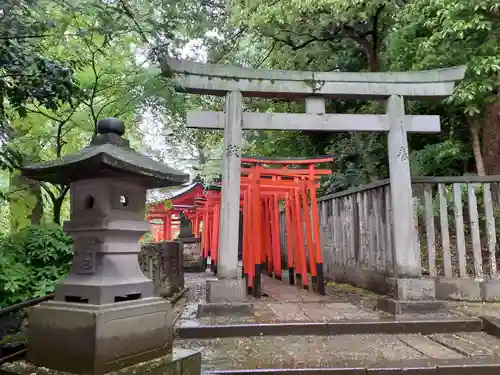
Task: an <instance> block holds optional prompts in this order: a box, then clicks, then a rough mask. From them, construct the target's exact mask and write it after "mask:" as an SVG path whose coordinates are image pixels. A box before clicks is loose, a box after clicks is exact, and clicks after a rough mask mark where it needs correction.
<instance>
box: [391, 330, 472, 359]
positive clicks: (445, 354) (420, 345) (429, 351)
mask: <svg viewBox="0 0 500 375" xmlns="http://www.w3.org/2000/svg"><path fill="white" fill-rule="evenodd" d="M397 337H398V338H399V339H400V340H401V341H403V342H404V343H405V344H406V345H408V346H410V347H411V348H413V349H415V350H417V351H419V352H420V353H422V354H424V355H425V356H427V357H429V358H440V359H453V358H463V355H461V354H460V353H458V352H456V351H454V350H451V349H449V348H447V347H445V346H442V345H439V344H438V343H436V342H435V341H432V340H431V339H429V338H428V337H426V336H423V335H398V336H397Z"/></svg>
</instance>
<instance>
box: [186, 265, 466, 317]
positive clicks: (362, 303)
mask: <svg viewBox="0 0 500 375" xmlns="http://www.w3.org/2000/svg"><path fill="white" fill-rule="evenodd" d="M208 279H214V276H213V275H211V274H210V273H208V272H207V273H202V274H186V286H188V287H189V291H188V294H187V297H186V302H185V305H184V311H183V312H182V315H181V317H180V319H179V320H178V321H177V325H178V326H194V325H200V324H209V325H213V324H243V323H276V322H329V321H343V320H379V319H383V320H386V319H393V317H391V316H390V315H388V314H386V313H384V312H381V311H376V310H375V303H376V297H377V296H376V295H375V294H373V293H370V292H367V291H365V290H362V289H357V288H354V287H352V286H349V285H343V284H333V283H330V284H328V285H327V287H326V296H320V295H319V294H317V293H314V292H312V291H307V290H303V289H299V288H297V287H296V286H293V285H288V284H287V283H286V282H283V281H279V280H276V279H271V278H269V277H263V280H262V290H263V292H264V293H265V294H266V296H265V297H262V298H260V299H255V298H251V297H249V299H248V301H247V303H248V304H249V305H250V308H249V309H246V310H245V311H241V312H239V313H234V312H232V313H231V314H230V315H229V314H228V315H227V316H224V315H220V314H217V316H203V317H198V316H197V315H198V304H200V303H205V284H206V280H208ZM463 315H464V314H463V313H462V312H460V311H459V310H458V309H457V310H456V311H450V312H448V313H440V314H428V315H426V316H424V317H422V316H419V318H424V319H425V318H429V319H439V318H443V319H446V318H451V317H460V316H463ZM407 318H411V316H410V315H408V316H407Z"/></svg>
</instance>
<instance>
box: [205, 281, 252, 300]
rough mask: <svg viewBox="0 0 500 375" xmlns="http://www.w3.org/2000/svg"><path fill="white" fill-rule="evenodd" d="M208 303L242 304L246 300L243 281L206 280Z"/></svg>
mask: <svg viewBox="0 0 500 375" xmlns="http://www.w3.org/2000/svg"><path fill="white" fill-rule="evenodd" d="M206 300H207V302H208V303H225V302H243V301H246V300H247V292H246V285H245V280H243V279H223V280H207V297H206Z"/></svg>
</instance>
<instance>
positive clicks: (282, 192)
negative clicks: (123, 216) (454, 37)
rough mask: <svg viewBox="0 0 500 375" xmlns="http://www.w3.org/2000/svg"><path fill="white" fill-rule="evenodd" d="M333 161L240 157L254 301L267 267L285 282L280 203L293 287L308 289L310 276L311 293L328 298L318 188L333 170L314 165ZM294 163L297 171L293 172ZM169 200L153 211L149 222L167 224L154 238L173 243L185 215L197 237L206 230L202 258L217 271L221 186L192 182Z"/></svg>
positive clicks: (246, 258)
mask: <svg viewBox="0 0 500 375" xmlns="http://www.w3.org/2000/svg"><path fill="white" fill-rule="evenodd" d="M332 160H333V157H332V156H320V157H315V158H308V159H302V158H287V159H270V158H259V157H243V158H242V163H243V165H244V166H243V168H242V169H241V192H240V205H241V210H242V212H243V238H242V244H241V246H242V249H243V254H242V257H243V275H244V276H245V277H246V279H247V287H248V292H249V293H251V294H253V295H254V296H255V297H260V279H261V270H262V269H263V267H267V270H268V274H269V276H273V275H274V277H275V278H277V279H281V274H282V269H281V267H282V265H281V238H280V215H281V213H280V205H281V206H282V208H283V211H284V215H285V225H286V244H287V261H288V274H289V282H290V284H295V282H297V283H298V284H299V285H300V286H301V287H303V288H304V289H308V288H309V281H308V275H309V274H310V275H311V281H312V286H313V290H314V291H317V292H318V293H320V294H322V295H323V294H325V289H324V278H323V260H322V254H321V250H322V249H321V244H320V228H319V214H318V207H317V200H316V189H317V188H318V187H319V185H318V184H317V180H318V179H319V178H320V176H322V175H328V174H331V173H332V172H331V170H321V169H319V170H318V169H316V165H317V164H319V163H326V162H331V161H332ZM245 165H246V167H245ZM290 165H294V166H298V167H299V168H290V167H289V166H290ZM266 166H267V167H266ZM269 167H271V168H269ZM300 167H302V168H300ZM171 202H172V207H171V208H168V207H165V203H164V202H160V203H158V204H156V205H154V206H153V207H152V208H151V209H150V211H149V214H148V218H149V219H152V218H160V219H162V221H163V224H162V227H161V230H158V231H157V232H158V234H157V236H156V237H155V240H156V241H161V240H171V230H172V227H173V225H174V224H176V222H175V220H176V219H177V220H178V218H177V217H176V216H175V215H179V214H180V213H181V212H184V214H185V217H186V218H187V219H189V220H191V221H192V223H193V232H194V234H195V236H198V235H200V230H201V227H202V226H203V230H202V232H203V235H202V236H201V248H200V252H201V256H202V258H203V259H204V261H205V264H206V262H207V259H208V257H209V256H210V258H211V260H212V265H211V268H212V271H213V272H214V273H216V272H217V263H218V262H217V261H218V259H217V258H218V247H219V241H220V238H219V227H220V204H221V188H220V186H217V185H211V186H209V187H207V188H205V187H204V186H203V185H202V184H201V183H196V184H192V185H190V186H188V187H186V188H184V189H183V190H181V191H179V192H178V193H176V194H175V196H172V197H171Z"/></svg>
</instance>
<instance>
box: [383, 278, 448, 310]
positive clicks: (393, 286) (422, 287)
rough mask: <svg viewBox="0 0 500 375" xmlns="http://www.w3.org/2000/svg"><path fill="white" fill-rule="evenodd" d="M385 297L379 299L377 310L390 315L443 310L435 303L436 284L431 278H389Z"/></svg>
mask: <svg viewBox="0 0 500 375" xmlns="http://www.w3.org/2000/svg"><path fill="white" fill-rule="evenodd" d="M387 283H388V285H389V292H388V296H387V297H379V298H378V300H377V308H378V309H379V310H382V311H386V312H388V313H390V314H394V315H399V314H404V313H422V314H425V313H431V312H437V311H439V310H441V309H442V308H443V303H442V302H440V301H436V300H435V299H436V283H435V280H434V279H432V278H429V279H426V278H391V279H388V280H387Z"/></svg>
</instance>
